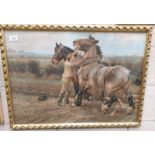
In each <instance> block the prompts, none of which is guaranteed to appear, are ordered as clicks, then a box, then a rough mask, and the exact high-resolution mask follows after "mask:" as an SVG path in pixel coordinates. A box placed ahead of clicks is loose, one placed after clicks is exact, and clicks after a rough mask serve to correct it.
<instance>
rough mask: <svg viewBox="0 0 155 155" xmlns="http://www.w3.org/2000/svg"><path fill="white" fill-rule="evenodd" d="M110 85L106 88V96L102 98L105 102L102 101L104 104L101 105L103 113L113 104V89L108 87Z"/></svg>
mask: <svg viewBox="0 0 155 155" xmlns="http://www.w3.org/2000/svg"><path fill="white" fill-rule="evenodd" d="M107 88H108V87H106V88H105V90H104V96H102V99H103V102H102V105H101V111H102V112H103V113H106V112H107V111H108V109H109V105H110V106H111V104H110V100H111V98H110V95H111V89H110V88H109V89H107Z"/></svg>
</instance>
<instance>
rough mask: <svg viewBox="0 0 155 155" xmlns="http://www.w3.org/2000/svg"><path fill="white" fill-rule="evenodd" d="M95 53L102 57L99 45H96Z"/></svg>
mask: <svg viewBox="0 0 155 155" xmlns="http://www.w3.org/2000/svg"><path fill="white" fill-rule="evenodd" d="M96 50H97V55H98V56H99V57H100V58H101V59H102V50H101V48H100V46H99V45H96Z"/></svg>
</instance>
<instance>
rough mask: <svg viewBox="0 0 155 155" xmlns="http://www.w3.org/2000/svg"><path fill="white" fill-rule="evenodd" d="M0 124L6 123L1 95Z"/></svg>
mask: <svg viewBox="0 0 155 155" xmlns="http://www.w3.org/2000/svg"><path fill="white" fill-rule="evenodd" d="M0 123H4V115H3V108H2V100H1V94H0Z"/></svg>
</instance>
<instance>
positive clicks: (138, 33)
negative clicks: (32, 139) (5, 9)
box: [0, 25, 152, 130]
mask: <svg viewBox="0 0 155 155" xmlns="http://www.w3.org/2000/svg"><path fill="white" fill-rule="evenodd" d="M151 36H152V28H151V27H150V26H136V25H135V26H127V25H126V26H106V25H0V48H1V57H2V65H3V72H4V80H5V89H6V96H7V104H8V111H9V119H10V126H11V128H12V129H15V130H18V129H20V130H21V129H24V130H25V129H50V128H54V129H55V128H104V127H106V128H109V127H139V126H140V125H141V118H142V111H143V102H144V93H145V85H146V78H147V69H148V61H149V53H150V46H151Z"/></svg>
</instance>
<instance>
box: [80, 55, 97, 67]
mask: <svg viewBox="0 0 155 155" xmlns="http://www.w3.org/2000/svg"><path fill="white" fill-rule="evenodd" d="M96 58H97V57H96V56H95V57H91V58H89V59H90V60H89V59H88V60H87V61H86V62H84V63H83V64H81V65H80V66H87V65H90V64H92V63H94V62H97V61H98V60H97V59H96Z"/></svg>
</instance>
